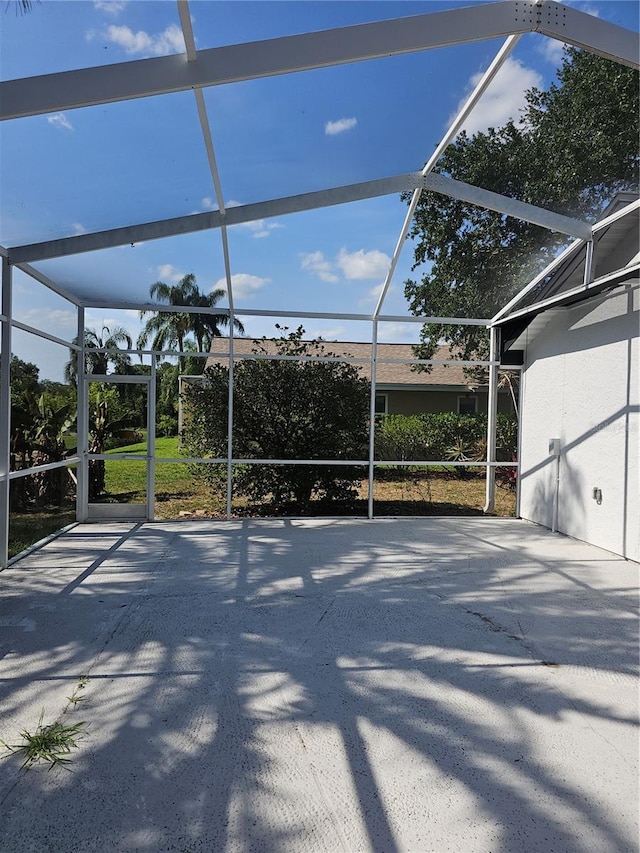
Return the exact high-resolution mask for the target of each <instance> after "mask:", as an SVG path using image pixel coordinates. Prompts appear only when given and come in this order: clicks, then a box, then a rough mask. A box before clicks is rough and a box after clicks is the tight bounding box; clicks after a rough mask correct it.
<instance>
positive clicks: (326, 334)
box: [304, 326, 345, 341]
mask: <svg viewBox="0 0 640 853" xmlns="http://www.w3.org/2000/svg"><path fill="white" fill-rule="evenodd" d="M344 335H345V328H344V326H334V327H333V328H331V327H327V328H321V327H318V328H316V329H307V330H306V331H305V334H304V336H305V338H306V339H307V340H315V339H317V338H322V340H323V341H339V340H341V339H343V338H344Z"/></svg>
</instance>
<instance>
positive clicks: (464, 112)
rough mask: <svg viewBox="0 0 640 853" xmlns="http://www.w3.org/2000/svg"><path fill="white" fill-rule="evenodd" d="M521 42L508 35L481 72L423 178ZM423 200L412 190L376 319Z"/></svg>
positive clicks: (418, 191)
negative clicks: (482, 72) (487, 65)
mask: <svg viewBox="0 0 640 853" xmlns="http://www.w3.org/2000/svg"><path fill="white" fill-rule="evenodd" d="M519 41H520V36H519V35H517V36H509V38H508V39H507V40H506V41H505V42H504V44H503V45H502V47H501V48H500V50H499V51H498V52H497V54H496V55H495V57H494V58H493V61H492V62H491V64H490V65H489V67H488V68H487V70H486V71H485V72H484V74H483V75H482V77H481V78H480V80H479V81H478V84H477V86H476V87H475V89H474V90H473V92H471V94H470V95H469V97H468V98H467V100H466V102H465V104H464V105H463V106H462V108H461V109H460V110H459V111H458V115H457V116H456V117H455V118H454V120H453V121H452V122H451V124H450V125H449V129H448V130H447V132H446V133H445V135H444V136H443V137H442V139H441V140H440V142H439V143H438V145H437V146H436V150H435V151H434V152H433V154H432V155H431V157H429V159H428V160H427V162H426V163H425V165H424V168H423V169H422V175H423V176H425V177H426V176H427V175H429V174H430V173H431V172H432V171H433V169H434V167H435V165H436V163H437V162H438V160H439V159H440V157H441V156H442V155H443V153H444V151H445V150H446V149H447V147H448V146H449V145H450V144H451V143H452V142H453V140H454V139H455V137H456V136H457V134H458V132H459V131H460V129H461V128H462V126H463V124H464V122H465V121H466V119H467V117H468V116H469V115H470V113H471V112H472V110H473V108H474V107H475V106H476V104H477V103H478V101H479V100H480V98H481V97H482V96H483V94H484V93H485V91H486V90H487V89H488V87H489V86H490V84H491V82H492V80H493V79H494V77H495V76H496V74H497V73H498V71H499V70H500V69H501V68H502V66H503V65H504V63H505V62H506V61H507V59H508V58H509V56H511V53H512V52H513V50H514V48H515V46H516V45H517V44H518V42H519ZM421 197H422V188H421V187H418V189H415V190H414V191H413V195H412V197H411V201H410V202H409V207H408V209H407V212H406V214H405V217H404V222H403V224H402V228H401V229H400V234H399V236H398V240H397V242H396V246H395V249H394V250H393V256H392V258H391V263H390V264H389V269H388V270H387V274H386V276H385V279H384V282H383V284H382V291H381V293H380V296H379V298H378V303H377V305H376V308H375V311H374V312H373V313H374V314H375V316H378V315H379V314H380V312H381V311H382V306H383V304H384V300H385V299H386V297H387V293H388V292H389V287H390V286H391V282H392V280H393V276H394V274H395V271H396V267H397V266H398V261H399V260H400V255H401V254H402V251H403V249H404V247H405V245H406V241H407V234H408V233H409V229H410V228H411V223H412V222H413V217H414V216H415V212H416V210H417V207H418V204H419V202H420V198H421Z"/></svg>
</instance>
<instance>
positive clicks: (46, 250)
mask: <svg viewBox="0 0 640 853" xmlns="http://www.w3.org/2000/svg"><path fill="white" fill-rule="evenodd" d="M422 181H423V179H422V175H421V174H420V172H408V173H406V174H404V175H396V176H394V177H390V178H379V179H377V180H373V181H363V182H362V183H358V184H349V185H347V186H343V187H335V188H331V189H326V190H319V191H317V192H311V193H303V194H301V195H294V196H286V197H285V198H279V199H273V200H271V201H264V202H256V203H255V204H245V205H240V206H238V207H229V208H227V209H226V211H225V213H224V215H223V214H222V213H221V212H220V211H219V210H212V211H207V212H206V213H193V214H190V215H189V216H179V217H176V218H174V219H162V220H159V221H157V222H146V223H143V224H141V225H130V226H126V227H124V228H114V229H111V230H108V231H97V232H94V233H91V234H79V235H77V236H75V237H63V238H62V239H60V240H48V241H46V242H43V243H32V244H31V245H28V246H27V245H25V246H16V247H14V248H12V249H11V248H10V249H8V252H7V254H8V257H9V261H10V262H11V263H14V264H17V263H21V262H22V261H43V260H47V259H48V258H59V257H64V256H65V255H75V254H80V253H82V252H94V251H98V250H100V249H111V248H114V247H115V246H126V245H128V244H130V243H144V242H146V241H147V240H158V239H161V238H163V237H174V236H176V235H179V234H191V233H194V232H195V231H207V230H210V229H212V228H220V227H221V226H222V223H223V221H225V222H226V224H227V226H229V225H239V224H241V223H243V222H255V221H256V220H258V219H268V218H270V217H273V216H285V215H286V214H288V213H299V212H301V211H304V210H314V209H316V208H321V207H331V206H332V205H336V204H345V203H347V202H351V201H361V200H362V199H367V198H377V197H379V196H383V195H393V194H394V193H401V192H404V191H405V190H413V189H415V188H416V187H417V186H421V185H422Z"/></svg>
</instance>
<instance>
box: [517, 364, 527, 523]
mask: <svg viewBox="0 0 640 853" xmlns="http://www.w3.org/2000/svg"><path fill="white" fill-rule="evenodd" d="M525 368H526V361H525V363H524V364H523V365H522V370H521V371H520V381H519V382H518V438H517V449H518V467H517V468H516V518H520V501H521V499H522V477H521V476H520V474H521V472H522V463H521V461H520V460H521V459H522V424H523V411H522V410H523V408H524V383H525V381H526V373H525Z"/></svg>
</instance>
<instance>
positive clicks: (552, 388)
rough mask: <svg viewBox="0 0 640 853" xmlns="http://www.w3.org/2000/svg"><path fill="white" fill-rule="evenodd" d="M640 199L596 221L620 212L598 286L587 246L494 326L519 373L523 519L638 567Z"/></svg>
mask: <svg viewBox="0 0 640 853" xmlns="http://www.w3.org/2000/svg"><path fill="white" fill-rule="evenodd" d="M636 199H637V196H635V195H632V194H628V193H624V194H620V195H619V196H617V197H616V199H615V200H614V201H613V202H612V203H611V204H610V205H609V207H608V208H607V210H606V211H604V213H603V215H602V217H601V219H600V220H599V221H604V220H605V219H606V220H610V217H612V216H614V217H615V216H616V215H618V218H614V219H613V220H612V221H611V220H610V224H608V225H607V226H606V227H602V228H600V229H599V230H596V232H595V240H594V271H593V275H592V280H591V282H589V283H588V284H586V285H585V284H584V281H583V277H584V261H585V245H584V244H582V246H576V247H575V249H574V250H573V251H571V252H569V253H568V255H566V256H565V258H564V260H563V261H562V262H561V263H560V265H559V266H558V267H557V268H556V269H555V270H554V271H553V272H552V273H551V274H550V275H548V276H547V277H546V278H545V279H544V280H543V282H542V284H541V285H540V286H539V287H536V288H535V289H534V290H532V291H530V292H529V293H528V294H527V295H526V296H525V297H524V298H522V299H520V300H518V301H516V302H515V303H514V304H513V305H511V307H510V309H509V311H508V312H507V313H506V314H505V316H503V317H501V318H500V320H499V321H498V324H499V326H500V329H501V338H502V363H503V364H508V363H511V364H514V363H518V362H520V363H522V364H523V377H522V392H521V393H522V397H521V412H520V416H521V441H520V464H521V473H520V500H519V515H520V516H521V517H522V518H525V519H529V520H531V521H535V522H537V523H539V524H542V525H544V526H546V527H550V528H552V529H553V528H554V527H555V528H556V529H557V530H558V531H560V532H562V533H566V534H568V535H570V536H573V537H576V538H577V539H581V540H584V541H585V542H589V543H591V544H593V545H598V546H600V547H602V548H605V549H607V550H609V551H613V552H614V553H616V554H620V555H622V556H624V557H627V558H631V559H633V560H639V559H640V542H639V531H640V506H639V495H640V474H639V469H638V447H639V437H638V418H639V414H638V412H639V400H638V397H639V388H640V376H639V374H638V364H639V361H640V358H639V356H640V351H639V350H640V348H639V344H638V334H639V328H640V313H639V308H640V291H639V287H640V274H639V269H640V264H639V248H640V247H639V239H638V234H639V231H638V228H639V217H638V203H637V201H636V203H635V204H633V203H632V202H634V200H636ZM621 211H623V213H622V214H621ZM596 227H597V226H596ZM554 438H557V439H559V440H560V446H559V457H558V458H556V457H555V456H554V455H553V452H552V451H550V445H549V442H550V439H554ZM557 473H559V479H557ZM556 481H557V509H556V506H555V500H556Z"/></svg>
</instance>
